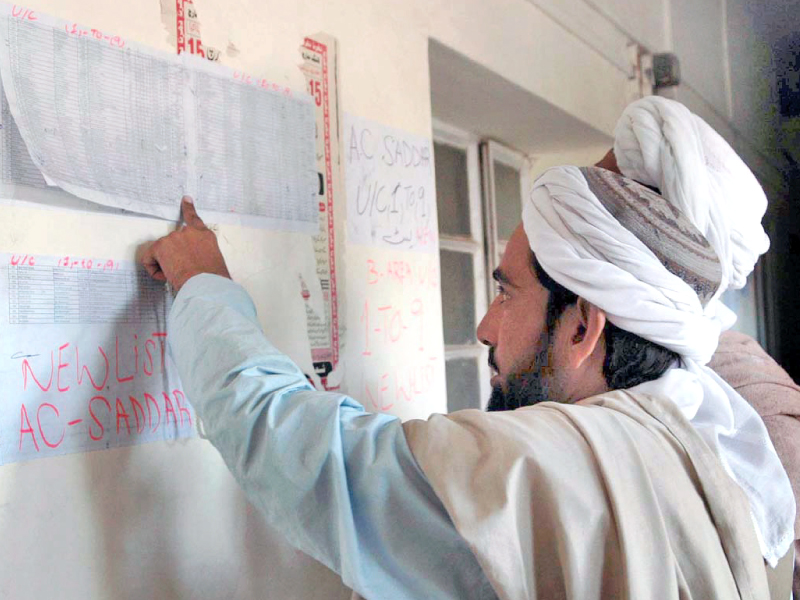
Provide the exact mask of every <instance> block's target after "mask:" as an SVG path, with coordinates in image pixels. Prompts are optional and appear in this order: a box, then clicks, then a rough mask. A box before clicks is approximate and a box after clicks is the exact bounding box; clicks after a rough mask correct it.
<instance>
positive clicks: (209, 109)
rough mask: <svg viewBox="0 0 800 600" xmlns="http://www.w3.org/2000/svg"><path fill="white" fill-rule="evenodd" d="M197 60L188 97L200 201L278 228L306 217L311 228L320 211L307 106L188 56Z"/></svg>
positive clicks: (309, 111) (212, 208)
mask: <svg viewBox="0 0 800 600" xmlns="http://www.w3.org/2000/svg"><path fill="white" fill-rule="evenodd" d="M198 61H199V64H198V65H197V69H196V70H195V71H194V72H193V75H194V76H193V78H192V91H193V93H192V98H193V99H194V115H195V120H196V123H197V127H196V128H194V132H195V133H194V135H195V138H196V147H197V149H198V151H197V160H196V163H195V165H196V166H195V168H196V173H197V192H196V193H197V197H198V198H199V199H200V202H201V205H202V206H203V207H204V208H207V209H210V210H214V211H218V212H225V211H232V212H235V213H239V214H247V215H259V216H262V217H267V218H269V219H273V220H275V221H276V222H278V223H283V224H284V227H283V228H287V227H288V226H289V224H291V223H292V222H301V223H307V224H309V226H310V228H309V231H312V230H313V227H312V224H314V225H316V223H317V218H318V210H317V203H316V191H317V189H316V188H317V169H316V160H315V158H314V145H313V143H310V141H311V140H313V139H314V120H313V112H311V107H310V106H308V111H307V112H306V111H298V110H297V109H296V103H297V101H296V100H295V99H294V98H292V97H290V96H288V95H287V94H281V93H273V92H267V91H265V90H263V89H260V88H257V87H253V86H250V85H247V84H244V83H232V82H231V81H229V80H228V79H227V78H226V77H224V76H221V75H220V73H219V70H220V68H219V67H218V66H216V65H208V64H207V63H203V62H202V61H200V59H196V60H194V61H192V62H198ZM309 117H310V118H309ZM270 140H280V142H279V143H276V142H274V141H270ZM292 199H294V201H293V200H292Z"/></svg>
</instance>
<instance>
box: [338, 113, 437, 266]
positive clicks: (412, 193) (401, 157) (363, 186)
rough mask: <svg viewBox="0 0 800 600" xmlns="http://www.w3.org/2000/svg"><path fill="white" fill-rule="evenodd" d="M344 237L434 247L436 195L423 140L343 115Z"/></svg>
mask: <svg viewBox="0 0 800 600" xmlns="http://www.w3.org/2000/svg"><path fill="white" fill-rule="evenodd" d="M344 130H345V139H344V152H345V156H346V161H345V165H346V186H347V231H348V234H349V241H350V242H351V243H356V244H369V245H373V246H383V247H390V248H396V249H398V250H415V251H419V252H436V251H437V249H438V244H437V239H438V236H437V223H436V194H435V187H434V176H433V154H432V152H431V142H430V140H429V139H427V138H424V137H420V136H415V135H411V134H409V133H406V132H403V131H399V130H397V129H393V128H391V127H386V126H384V125H381V124H379V123H375V122H372V121H367V120H366V119H361V118H358V117H354V116H351V115H347V116H346V118H345V127H344Z"/></svg>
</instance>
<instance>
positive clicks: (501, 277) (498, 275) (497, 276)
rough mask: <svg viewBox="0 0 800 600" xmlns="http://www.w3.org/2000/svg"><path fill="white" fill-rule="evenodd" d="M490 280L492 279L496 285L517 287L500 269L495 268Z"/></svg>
mask: <svg viewBox="0 0 800 600" xmlns="http://www.w3.org/2000/svg"><path fill="white" fill-rule="evenodd" d="M492 279H494V280H495V281H496V282H497V283H502V284H503V285H510V286H511V287H517V286H515V285H514V284H513V283H511V280H510V279H509V278H508V275H506V274H505V273H504V272H503V270H502V269H501V268H500V267H497V268H496V269H495V270H494V271H492Z"/></svg>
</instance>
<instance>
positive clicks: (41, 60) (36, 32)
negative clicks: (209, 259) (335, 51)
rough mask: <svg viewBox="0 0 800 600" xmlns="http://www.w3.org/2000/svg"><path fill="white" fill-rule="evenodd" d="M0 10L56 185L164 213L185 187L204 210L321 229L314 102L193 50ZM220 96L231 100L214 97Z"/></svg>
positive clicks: (12, 87) (25, 103)
mask: <svg viewBox="0 0 800 600" xmlns="http://www.w3.org/2000/svg"><path fill="white" fill-rule="evenodd" d="M2 9H3V11H4V12H2V14H4V16H3V18H2V20H0V41H2V46H0V73H1V74H2V80H3V84H4V88H5V94H6V97H7V100H8V104H9V108H10V112H11V114H12V116H13V118H14V120H15V121H16V126H18V128H19V131H20V133H21V136H22V139H23V140H24V142H25V144H26V146H27V149H28V151H29V154H30V157H31V158H32V162H33V163H34V165H35V166H36V167H37V168H38V169H39V170H40V171H41V172H42V173H43V175H44V177H45V179H46V180H47V183H48V184H50V185H56V186H59V187H61V188H63V189H65V190H66V191H68V192H70V193H72V194H74V195H76V196H78V197H81V198H85V199H87V200H91V201H93V202H96V203H99V204H103V205H107V206H113V207H116V208H124V209H127V210H132V211H136V212H141V213H145V214H151V215H155V216H159V217H163V218H170V219H175V218H177V216H178V205H179V200H180V198H181V196H182V195H184V194H187V193H189V194H192V195H194V196H195V197H196V200H197V203H198V206H201V207H202V208H204V209H207V210H214V211H218V212H225V213H237V214H246V215H253V216H255V217H256V218H260V219H262V221H260V222H259V223H256V224H262V225H265V226H273V227H276V228H283V229H295V230H301V231H310V230H311V229H312V228H313V224H314V223H315V222H316V212H315V210H314V209H315V202H314V194H315V191H316V187H315V185H316V181H315V177H316V175H315V165H314V149H313V131H314V129H313V128H314V122H313V113H312V108H311V105H310V100H309V99H307V98H301V97H294V96H291V95H287V94H286V93H285V91H284V92H276V91H274V90H267V89H261V88H258V87H255V86H252V85H248V84H247V83H245V82H244V81H242V80H237V79H236V77H235V74H234V72H232V71H230V70H228V69H225V68H223V67H219V66H215V65H209V64H207V63H206V62H205V61H202V60H200V59H197V58H194V57H191V56H188V55H182V56H180V57H177V56H174V55H169V54H165V53H160V52H156V51H154V50H150V49H147V48H144V47H141V46H138V45H136V44H133V43H130V42H127V41H125V40H123V39H121V38H119V37H116V36H113V37H112V36H108V35H106V34H104V33H103V32H98V31H97V30H90V31H91V32H96V33H92V34H90V35H85V34H88V31H87V30H85V29H83V28H81V27H78V26H77V25H75V24H69V23H64V22H60V21H57V20H55V19H51V18H48V17H44V16H42V15H40V14H38V13H36V17H35V19H34V20H31V19H30V18H26V14H27V13H25V12H21V11H20V10H19V9H18V8H17V7H16V6H14V7H9V6H7V5H3V6H2ZM25 10H27V9H25ZM0 12H1V11H0ZM201 99H203V100H205V102H201ZM220 99H223V100H224V105H223V106H224V107H215V106H213V101H214V100H220ZM220 110H224V111H227V112H228V113H229V114H228V115H223V116H222V117H221V116H220ZM251 175H254V176H255V177H253V179H252V180H251V181H248V182H247V184H246V185H241V184H240V185H238V187H237V185H228V182H232V181H233V180H234V179H235V178H236V177H238V176H243V177H249V176H251ZM222 182H225V183H222Z"/></svg>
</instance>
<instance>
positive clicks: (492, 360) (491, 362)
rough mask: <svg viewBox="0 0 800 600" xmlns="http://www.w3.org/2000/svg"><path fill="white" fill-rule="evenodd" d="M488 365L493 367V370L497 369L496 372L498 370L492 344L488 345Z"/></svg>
mask: <svg viewBox="0 0 800 600" xmlns="http://www.w3.org/2000/svg"><path fill="white" fill-rule="evenodd" d="M489 366H490V367H491V368H492V369H494V370H495V371H497V372H498V373H499V372H500V369H499V368H498V366H497V363H496V362H494V346H490V347H489Z"/></svg>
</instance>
